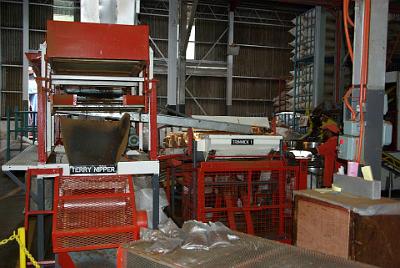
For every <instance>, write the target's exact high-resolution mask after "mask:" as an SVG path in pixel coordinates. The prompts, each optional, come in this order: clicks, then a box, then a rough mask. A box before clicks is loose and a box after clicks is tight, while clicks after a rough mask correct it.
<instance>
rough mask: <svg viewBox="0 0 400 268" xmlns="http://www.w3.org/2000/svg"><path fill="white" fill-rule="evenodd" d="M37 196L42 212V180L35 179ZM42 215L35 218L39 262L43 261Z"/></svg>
mask: <svg viewBox="0 0 400 268" xmlns="http://www.w3.org/2000/svg"><path fill="white" fill-rule="evenodd" d="M36 183H37V196H38V203H37V205H38V209H39V210H44V180H43V178H37V177H36ZM44 250H45V249H44V215H42V214H40V215H38V216H37V258H38V260H39V261H42V260H44V253H45V251H44Z"/></svg>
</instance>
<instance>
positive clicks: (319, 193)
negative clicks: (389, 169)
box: [294, 189, 400, 216]
mask: <svg viewBox="0 0 400 268" xmlns="http://www.w3.org/2000/svg"><path fill="white" fill-rule="evenodd" d="M294 195H295V196H299V197H308V198H312V199H316V200H319V201H322V202H326V203H329V204H332V205H336V206H340V207H343V208H346V209H349V210H351V211H353V212H355V213H357V214H360V215H362V216H373V215H400V201H398V200H394V199H389V198H381V199H368V198H365V197H359V196H354V195H350V194H347V193H340V192H335V191H333V190H330V189H316V190H301V191H294Z"/></svg>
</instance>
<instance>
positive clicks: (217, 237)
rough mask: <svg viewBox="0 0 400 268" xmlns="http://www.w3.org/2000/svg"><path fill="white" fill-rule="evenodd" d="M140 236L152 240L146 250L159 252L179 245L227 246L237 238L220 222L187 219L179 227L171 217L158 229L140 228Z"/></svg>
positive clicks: (205, 247) (194, 246)
mask: <svg viewBox="0 0 400 268" xmlns="http://www.w3.org/2000/svg"><path fill="white" fill-rule="evenodd" d="M140 238H141V239H142V240H144V241H149V242H154V243H153V244H152V245H151V246H150V247H149V248H147V249H146V251H148V252H152V253H159V254H166V253H168V252H172V251H173V250H175V249H176V248H177V247H179V246H180V247H181V248H182V249H187V250H209V249H211V248H215V247H228V246H231V245H232V241H234V240H238V239H239V237H238V236H237V235H235V234H234V233H233V232H232V231H231V230H230V229H229V228H228V227H226V226H225V225H223V224H222V223H220V222H216V223H213V222H210V223H209V224H206V223H202V222H198V221H187V222H185V223H184V224H183V226H182V229H180V228H178V226H176V224H175V223H174V222H173V221H172V220H171V219H168V220H167V221H166V222H165V223H163V224H160V225H159V230H151V229H147V228H142V229H140Z"/></svg>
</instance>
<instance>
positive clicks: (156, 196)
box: [151, 175, 160, 229]
mask: <svg viewBox="0 0 400 268" xmlns="http://www.w3.org/2000/svg"><path fill="white" fill-rule="evenodd" d="M158 178H159V177H158V175H153V177H152V179H151V187H152V188H153V229H157V228H158V224H159V222H160V220H159V218H160V214H159V213H160V212H159V209H160V202H159V199H160V184H159V179H158Z"/></svg>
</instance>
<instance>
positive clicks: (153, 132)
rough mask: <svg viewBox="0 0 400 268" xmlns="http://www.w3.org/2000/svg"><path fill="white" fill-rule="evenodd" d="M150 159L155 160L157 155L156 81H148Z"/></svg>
mask: <svg viewBox="0 0 400 268" xmlns="http://www.w3.org/2000/svg"><path fill="white" fill-rule="evenodd" d="M150 83H151V85H152V88H151V89H150V110H149V112H150V120H149V121H150V122H149V126H150V160H157V155H158V128H157V86H156V85H157V83H156V80H151V81H150Z"/></svg>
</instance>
